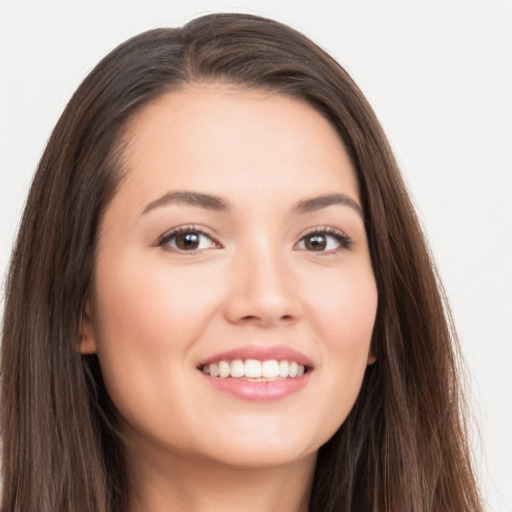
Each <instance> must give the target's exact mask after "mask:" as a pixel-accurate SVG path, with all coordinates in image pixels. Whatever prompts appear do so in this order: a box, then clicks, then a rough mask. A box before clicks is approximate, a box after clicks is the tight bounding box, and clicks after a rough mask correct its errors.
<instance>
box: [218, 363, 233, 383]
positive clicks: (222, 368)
mask: <svg viewBox="0 0 512 512" xmlns="http://www.w3.org/2000/svg"><path fill="white" fill-rule="evenodd" d="M230 373H231V367H230V365H229V363H228V362H227V361H219V377H220V378H221V379H225V378H226V377H229V374H230Z"/></svg>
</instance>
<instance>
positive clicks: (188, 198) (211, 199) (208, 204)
mask: <svg viewBox="0 0 512 512" xmlns="http://www.w3.org/2000/svg"><path fill="white" fill-rule="evenodd" d="M173 203H174V204H185V205H189V206H197V207H199V208H205V209H206V210H213V211H216V212H227V211H228V210H229V205H228V203H227V202H226V201H224V199H221V198H220V197H217V196H211V195H210V194H200V193H199V192H180V191H177V192H168V193H167V194H164V195H163V196H162V197H160V198H158V199H155V200H154V201H151V203H149V204H147V205H146V206H145V207H144V210H142V213H143V214H145V213H148V212H149V211H151V210H154V209H155V208H159V207H162V206H167V205H169V204H173Z"/></svg>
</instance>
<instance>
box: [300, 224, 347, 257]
mask: <svg viewBox="0 0 512 512" xmlns="http://www.w3.org/2000/svg"><path fill="white" fill-rule="evenodd" d="M351 246H352V241H351V240H350V238H349V237H348V236H347V235H346V234H345V233H343V231H340V230H338V229H335V228H331V227H325V228H319V229H318V230H315V231H312V232H310V233H309V234H307V235H305V236H303V237H302V238H301V239H300V240H299V242H298V243H297V245H296V246H295V248H296V249H299V250H303V251H312V252H326V253H331V252H334V251H337V250H339V249H350V247H351Z"/></svg>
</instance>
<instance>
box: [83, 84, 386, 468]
mask: <svg viewBox="0 0 512 512" xmlns="http://www.w3.org/2000/svg"><path fill="white" fill-rule="evenodd" d="M127 140H128V141H129V144H128V148H127V150H126V164H125V166H126V168H125V170H126V179H125V181H124V182H123V184H122V186H121V187H120V189H119V191H118V192H117V194H116V195H115V197H114V198H113V200H112V202H111V203H110V205H109V206H108V208H107V209H106V212H105V215H104V217H103V219H102V222H101V226H100V231H99V240H98V252H97V261H96V271H95V281H94V292H93V294H92V296H91V298H90V301H89V304H88V307H87V311H86V316H85V324H84V333H85V335H86V336H87V340H86V341H85V342H84V343H83V345H82V351H83V352H84V353H85V352H91V351H96V352H97V354H98V357H99V360H100V364H101V368H102V372H103V376H104V379H105V384H106V386H107V389H108V392H109V394H110V396H111V398H112V400H113V402H114V404H115V405H116V407H117V409H118V411H119V415H120V418H121V429H122V430H123V432H124V434H125V436H126V439H127V441H128V443H131V445H132V446H133V447H135V449H136V450H137V453H141V454H143V456H146V455H147V454H149V453H152V452H153V453H166V454H167V455H169V456H173V457H193V458H194V459H195V460H198V459H204V460H207V461H209V462H212V461H216V462H221V463H223V464H228V465H236V466H251V467H253V466H262V467H263V466H265V467H270V466H279V465H284V464H288V463H291V462H293V461H300V460H304V459H306V458H308V457H310V458H311V457H314V455H315V453H316V450H317V449H318V448H319V447H320V446H321V445H322V444H323V443H325V442H326V441H327V440H328V439H329V438H330V437H331V436H332V435H333V434H334V432H335V431H336V430H337V429H338V427H339V426H340V425H341V424H342V423H343V421H344V420H345V418H346V417H347V415H348V413H349V411H350V410H351V408H352V406H353V404H354V402H355V400H356V397H357V394H358V392H359V389H360V386H361V382H362V379H363V375H364V372H365V369H366V366H367V364H368V363H369V362H372V360H373V359H372V355H371V353H370V339H371V334H372V329H373V325H374V320H375V314H376V308H377V292H376V285H375V280H374V275H373V272H372V266H371V263H370V256H369V251H368V244H367V239H366V234H365V229H364V224H363V218H362V215H361V209H360V208H361V207H360V198H359V193H358V185H357V181H356V177H355V173H354V170H353V167H352V165H351V162H350V160H349V158H348V156H347V153H346V151H345V149H344V147H343V145H342V144H341V142H340V139H339V137H338V136H337V134H336V132H335V131H334V130H333V128H332V127H331V125H330V124H329V122H328V121H327V120H326V119H325V118H324V117H322V116H321V115H320V114H319V113H317V112H316V111H315V110H314V109H313V108H312V107H310V106H309V105H307V104H305V103H302V102H300V101H298V100H296V99H292V98H289V97H286V96H283V95H279V94H269V93H264V92H258V91H251V92H249V91H241V90H236V89H234V88H227V87H226V86H220V85H219V86H212V85H210V86H204V87H200V86H196V87H189V88H186V89H183V90H182V91H180V92H172V93H169V94H167V95H165V96H163V97H161V98H160V99H158V100H157V101H155V102H152V103H151V104H149V105H148V106H146V107H145V108H144V109H143V110H142V111H141V112H140V113H139V114H138V115H137V116H136V117H135V119H134V120H133V121H132V122H131V124H130V126H129V130H128V135H127ZM302 371H304V372H305V373H304V375H301V373H302ZM219 373H220V375H218V374H219ZM259 375H262V376H259Z"/></svg>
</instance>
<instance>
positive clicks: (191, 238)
mask: <svg viewBox="0 0 512 512" xmlns="http://www.w3.org/2000/svg"><path fill="white" fill-rule="evenodd" d="M158 245H160V246H162V247H164V248H168V249H172V250H174V251H175V252H187V251H188V252H194V251H201V250H203V249H215V248H219V247H220V246H219V244H218V243H217V242H216V241H215V240H213V239H212V238H211V237H210V236H209V235H207V234H206V233H203V232H202V231H198V230H197V229H190V228H182V229H177V230H174V231H172V232H170V233H168V234H167V235H164V236H163V237H162V238H161V239H160V241H159V242H158Z"/></svg>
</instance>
